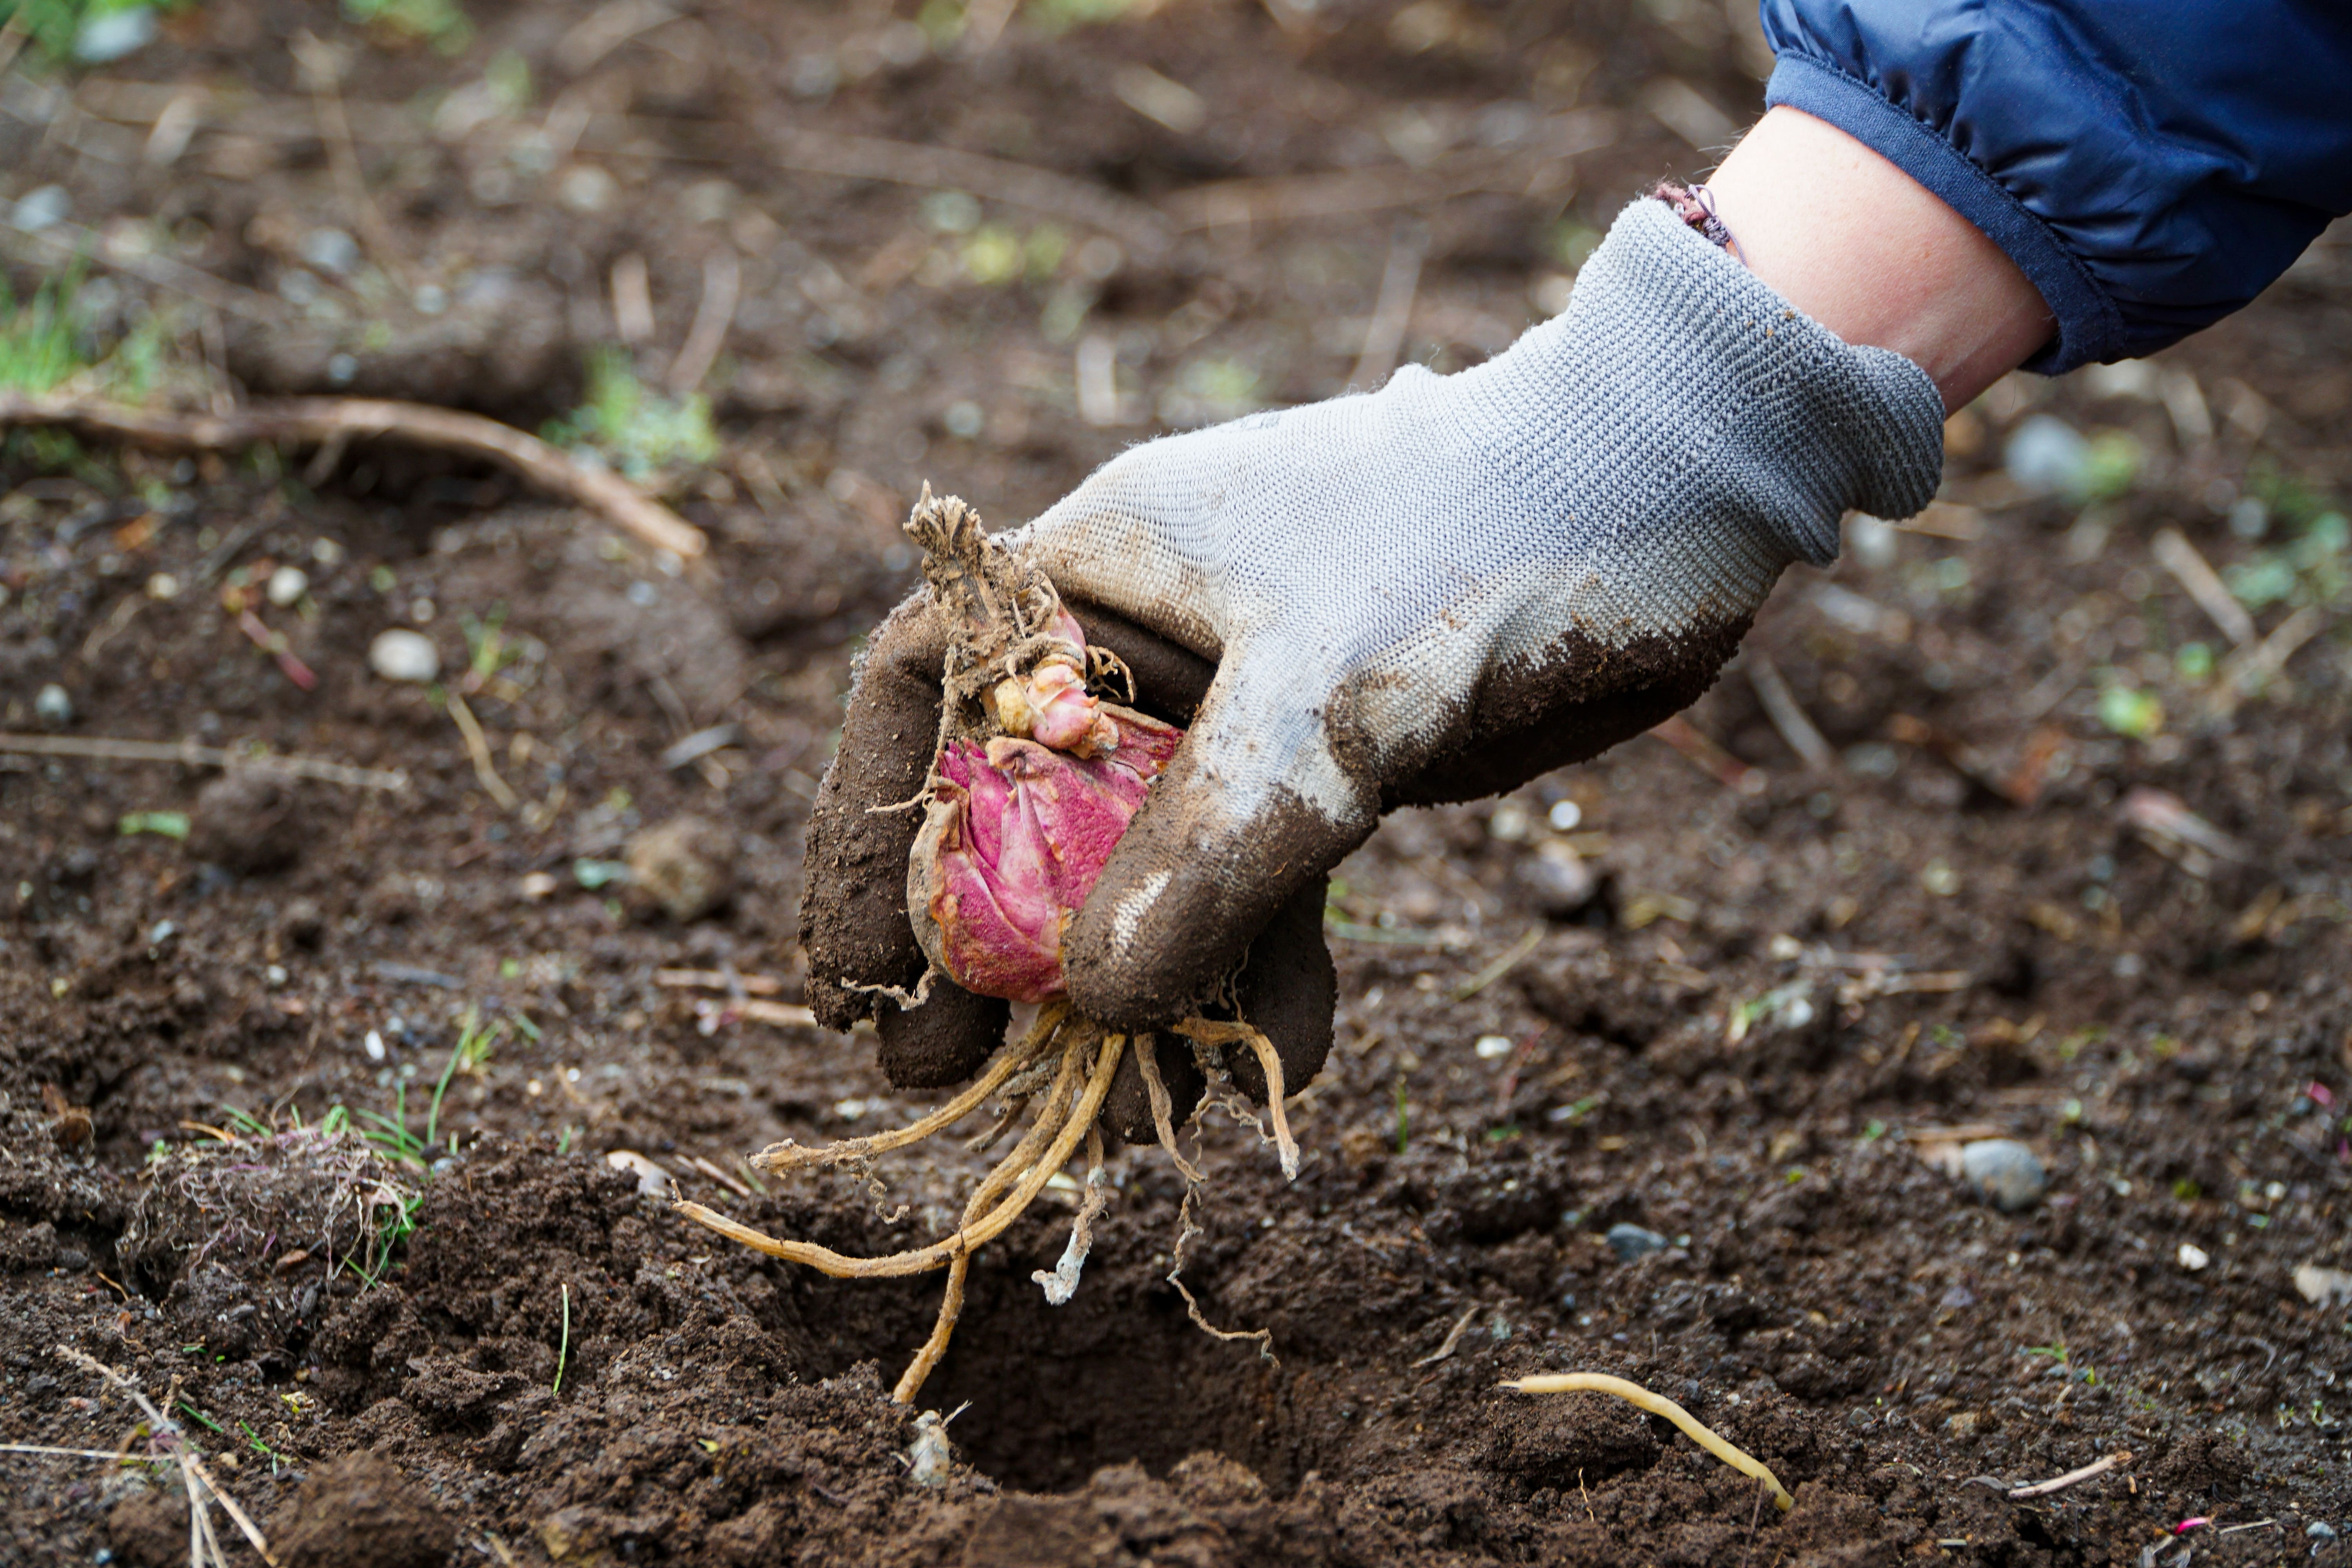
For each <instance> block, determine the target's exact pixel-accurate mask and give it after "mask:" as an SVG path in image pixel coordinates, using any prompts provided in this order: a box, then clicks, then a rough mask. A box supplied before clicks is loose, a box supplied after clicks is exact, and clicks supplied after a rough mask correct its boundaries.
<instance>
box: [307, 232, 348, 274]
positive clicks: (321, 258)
mask: <svg viewBox="0 0 2352 1568" xmlns="http://www.w3.org/2000/svg"><path fill="white" fill-rule="evenodd" d="M301 248H302V259H303V260H305V261H307V262H309V263H310V265H311V266H313V267H315V268H318V269H319V270H320V271H321V272H334V273H344V272H349V271H351V270H352V268H355V267H357V266H358V265H359V264H360V242H359V241H358V240H356V239H353V238H352V237H351V236H350V235H348V234H346V233H344V232H343V231H342V230H341V229H340V228H314V229H312V230H311V231H310V233H308V234H306V235H304V236H303V237H302V247H301Z"/></svg>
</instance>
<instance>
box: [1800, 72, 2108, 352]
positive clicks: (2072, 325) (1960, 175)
mask: <svg viewBox="0 0 2352 1568" xmlns="http://www.w3.org/2000/svg"><path fill="white" fill-rule="evenodd" d="M1764 100H1765V102H1766V103H1768V104H1770V105H1773V106H1775V107H1777V106H1779V105H1781V104H1786V105H1788V106H1789V107H1790V109H1795V110H1801V111H1803V112H1804V113H1807V114H1810V115H1811V116H1813V117H1814V118H1815V119H1817V120H1825V121H1829V123H1831V124H1832V125H1834V126H1836V127H1837V128H1838V129H1839V130H1841V131H1843V132H1845V133H1846V134H1847V135H1849V136H1851V137H1853V139H1854V140H1856V141H1857V142H1862V143H1863V144H1864V146H1866V147H1869V148H1870V149H1871V150H1872V151H1874V152H1875V153H1878V154H1879V155H1880V156H1881V157H1884V158H1885V159H1886V160H1887V161H1888V162H1889V163H1893V164H1894V165H1895V167H1896V168H1898V169H1901V170H1902V171H1903V172H1904V173H1905V174H1908V175H1910V176H1911V177H1912V178H1913V179H1915V180H1916V181H1918V182H1919V183H1920V184H1922V185H1925V186H1926V187H1927V189H1928V190H1930V191H1933V192H1934V193H1935V194H1936V195H1937V196H1938V197H1940V198H1942V200H1943V201H1944V202H1945V203H1946V205H1949V206H1950V207H1951V208H1952V209H1953V210H1954V211H1955V212H1957V213H1958V214H1959V215H1960V216H1962V217H1965V218H1967V219H1968V220H1969V222H1970V223H1972V224H1974V225H1976V226H1977V227H1979V228H1980V229H1982V230H1983V231H1984V232H1985V234H1986V236H1987V237H1990V239H1991V240H1992V242H1993V243H1994V244H1995V245H1998V246H2000V248H2001V249H2002V250H2003V251H2004V252H2005V253H2007V255H2008V257H2009V258H2010V259H2011V261H2014V262H2016V263H2017V267H2018V270H2020V271H2021V272H2023V273H2024V274H2025V276H2026V279H2027V281H2029V282H2031V283H2032V285H2033V287H2034V288H2035V289H2038V290H2040V292H2041V295H2042V303H2044V304H2045V305H2047V306H2049V308H2050V311H2051V313H2052V314H2053V316H2055V317H2056V318H2057V323H2058V325H2057V332H2056V334H2055V335H2054V336H2053V338H2052V339H2051V340H2050V342H2048V343H2047V344H2045V345H2044V346H2043V347H2042V352H2041V353H2038V354H2036V355H2035V356H2034V357H2033V358H2032V359H2031V360H2028V361H2027V362H2026V364H2025V368H2026V369H2028V370H2031V371H2038V372H2040V373H2041V374H2044V375H2058V374H2063V373H2064V372H2066V371H2070V370H2073V369H2074V367H2075V366H2077V365H2081V364H2089V363H2095V362H2097V361H2102V360H2109V359H2115V358H2118V357H2120V356H2121V355H2122V354H2123V353H2124V352H2125V350H2124V347H2123V343H2124V323H2123V316H2122V313H2121V312H2120V311H2118V310H2116V306H2115V303H2114V301H2112V300H2109V299H2108V298H2107V296H2106V293H2105V290H2103V289H2101V288H2100V287H2099V286H2098V283H2097V282H2096V281H2095V279H2093V278H2092V276H2091V273H2090V269H2089V268H2086V267H2084V265H2083V263H2082V262H2081V261H2080V260H2078V259H2077V258H2075V257H2074V255H2073V253H2072V252H2070V251H2068V250H2067V248H2066V247H2065V246H2064V245H2063V243H2061V242H2060V240H2059V238H2058V236H2057V235H2056V234H2055V233H2053V231H2052V230H2051V228H2050V226H2049V225H2047V224H2045V223H2043V222H2042V220H2041V219H2040V218H2038V217H2036V216H2033V215H2032V213H2031V212H2028V211H2027V210H2026V208H2025V206H2024V205H2023V204H2022V203H2021V202H2020V201H2019V200H2018V199H2017V198H2016V197H2015V196H2012V195H2010V194H2009V193H2008V192H2007V191H2005V190H2003V189H2002V188H2001V187H2000V184H1998V183H1997V182H1995V181H1994V179H1993V178H1992V176H1991V175H1990V174H1986V173H1985V172H1984V171H1983V170H1982V169H1980V168H1979V167H1978V166H1977V165H1976V164H1975V163H1971V162H1970V161H1969V157H1968V155H1967V154H1966V153H1962V152H1960V150H1959V149H1958V148H1957V147H1954V146H1953V145H1952V144H1951V143H1950V142H1947V141H1945V140H1944V139H1943V138H1942V137H1941V136H1939V135H1937V133H1936V132H1934V131H1932V130H1930V129H1929V128H1928V127H1927V126H1926V125H1923V124H1921V123H1920V122H1919V121H1917V120H1915V119H1913V118H1912V117H1911V115H1910V114H1908V113H1907V112H1906V111H1905V110H1901V109H1898V108H1896V107H1895V105H1894V104H1892V103H1890V102H1888V101H1887V100H1885V98H1883V97H1881V96H1880V95H1879V94H1878V92H1877V91H1876V90H1874V89H1872V88H1871V87H1869V86H1868V85H1867V84H1865V83H1864V82H1861V81H1858V80H1856V79H1854V78H1853V77H1850V76H1848V75H1846V74H1845V73H1844V72H1843V71H1841V70H1839V69H1837V68H1835V67H1833V66H1829V65H1825V64H1823V63H1822V62H1821V61H1819V60H1815V59H1809V58H1805V57H1803V56H1801V55H1795V54H1783V55H1782V56H1781V57H1780V63H1779V65H1778V66H1776V67H1775V68H1773V71H1772V79H1771V80H1770V81H1769V83H1767V84H1766V86H1765V89H1764Z"/></svg>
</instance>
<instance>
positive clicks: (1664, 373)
mask: <svg viewBox="0 0 2352 1568" xmlns="http://www.w3.org/2000/svg"><path fill="white" fill-rule="evenodd" d="M1464 379H1465V383H1467V384H1466V385H1465V388H1464V391H1465V394H1466V395H1467V396H1468V397H1469V399H1470V403H1471V406H1472V407H1473V408H1475V409H1477V410H1478V412H1477V413H1475V414H1474V415H1473V416H1472V417H1473V418H1474V419H1475V421H1476V422H1477V423H1478V424H1479V425H1481V426H1485V427H1486V428H1487V429H1489V430H1502V431H1510V432H1515V433H1517V434H1516V435H1515V437H1514V438H1512V439H1510V440H1508V441H1506V442H1502V443H1497V444H1496V447H1497V449H1496V452H1495V456H1496V458H1497V460H1498V461H1500V462H1501V463H1502V464H1503V465H1504V466H1505V467H1506V468H1509V469H1511V470H1513V471H1514V473H1515V477H1516V478H1517V479H1518V481H1519V482H1520V483H1521V484H1523V485H1525V486H1527V487H1528V492H1529V494H1530V496H1531V498H1534V499H1538V500H1539V501H1540V500H1549V501H1550V504H1551V506H1552V507H1555V508H1556V507H1557V506H1558V505H1559V503H1560V502H1561V501H1562V500H1570V498H1572V500H1571V501H1570V504H1573V505H1574V506H1575V508H1576V510H1577V511H1578V512H1579V513H1583V512H1586V511H1587V510H1590V512H1591V514H1592V516H1593V517H1594V518H1596V519H1598V518H1606V519H1608V520H1609V522H1610V525H1611V526H1612V528H1614V529H1616V530H1618V531H1621V536H1624V537H1629V538H1634V537H1639V536H1641V535H1643V534H1653V533H1656V532H1663V531H1670V530H1675V529H1679V528H1685V527H1687V526H1689V524H1690V522H1691V521H1693V520H1707V521H1711V522H1713V523H1715V524H1716V525H1717V526H1728V527H1730V528H1733V529H1735V530H1738V531H1742V532H1745V533H1747V534H1748V537H1750V538H1753V539H1757V540H1759V542H1762V541H1769V542H1770V544H1771V545H1772V546H1773V547H1775V548H1777V549H1778V550H1779V551H1780V552H1782V553H1783V556H1784V559H1796V560H1804V561H1809V562H1811V563H1813V564H1815V565H1817V566H1819V565H1827V564H1828V563H1830V562H1832V561H1834V560H1835V559H1837V552H1838V521H1839V519H1840V518H1841V517H1842V516H1843V514H1844V512H1845V511H1846V510H1848V509H1849V508H1852V509H1858V510H1864V511H1867V512H1870V513H1873V514H1874V515H1876V516H1879V517H1908V516H1909V515H1911V514H1912V513H1914V512H1916V511H1917V510H1920V509H1921V508H1922V507H1925V506H1926V505H1927V502H1928V501H1929V500H1933V499H1934V497H1935V493H1936V487H1937V481H1938V480H1939V479H1940V478H1941V477H1942V472H1943V460H1944V441H1943V435H1944V432H1943V425H1944V404H1943V398H1942V396H1941V395H1939V394H1938V393H1937V390H1936V385H1935V383H1934V381H1933V380H1931V379H1930V378H1929V376H1928V374H1927V372H1926V371H1924V370H1922V369H1921V368H1920V367H1919V366H1918V365H1916V364H1915V363H1912V362H1911V361H1909V360H1907V359H1906V358H1904V357H1903V356H1902V355H1901V354H1898V353H1894V352H1892V351H1891V350H1887V349H1879V348H1868V347H1857V346H1855V345H1853V344H1851V343H1848V342H1845V341H1844V340H1843V339H1842V338H1840V337H1838V335H1837V334H1836V333H1834V332H1832V331H1830V330H1829V329H1827V328H1826V327H1823V326H1822V325H1821V323H1819V322H1818V321H1813V320H1812V319H1811V317H1808V316H1806V315H1805V314H1803V313H1802V312H1801V311H1800V310H1797V309H1796V307H1795V306H1793V305H1791V304H1790V303H1789V301H1788V300H1786V299H1784V298H1783V297H1782V296H1781V295H1780V292H1779V291H1778V290H1776V289H1773V288H1772V287H1771V286H1770V285H1769V284H1767V283H1765V282H1764V281H1763V280H1762V279H1759V278H1758V277H1757V276H1756V275H1755V274H1754V273H1752V272H1750V271H1748V268H1745V267H1744V266H1742V265H1740V263H1739V262H1738V261H1737V260H1735V259H1734V258H1732V257H1731V256H1729V255H1728V254H1727V253H1726V252H1725V251H1724V250H1722V249H1720V248H1718V247H1717V246H1716V245H1714V244H1713V243H1711V242H1710V241H1709V240H1708V239H1706V237H1704V236H1702V235H1701V234H1699V233H1697V232H1696V231H1695V230H1694V229H1692V228H1691V227H1689V226H1686V225H1685V223H1684V222H1683V221H1682V219H1680V218H1679V217H1677V216H1675V212H1674V210H1673V209H1672V208H1670V207H1669V206H1668V205H1665V204H1664V202H1661V201H1658V200H1655V199H1651V198H1643V199H1642V200H1639V201H1636V202H1634V203H1633V205H1630V206H1628V207H1627V208H1626V209H1625V210H1624V211H1623V212H1622V214H1620V215H1619V216H1618V218H1617V221H1616V223H1615V224H1614V225H1613V226H1612V227H1611V228H1610V231H1609V237H1608V238H1607V239H1606V240H1605V241H1603V242H1602V244H1601V247H1600V248H1599V249H1597V250H1596V251H1594V252H1593V254H1592V257H1591V260H1589V261H1587V262H1586V263H1585V265H1584V268H1583V270H1582V271H1581V272H1580V274H1579V275H1578V277H1577V281H1576V289H1575V292H1574V293H1573V294H1572V295H1571V296H1570V300H1569V305H1568V309H1567V310H1564V311H1562V312H1561V313H1560V314H1559V316H1556V317H1554V318H1553V319H1552V320H1551V321H1547V322H1545V323H1544V324H1542V325H1541V326H1538V327H1536V328H1534V329H1532V330H1531V331H1528V333H1527V335H1526V336H1525V337H1523V338H1521V339H1520V340H1519V342H1518V343H1517V344H1516V345H1515V346H1514V347H1513V348H1512V349H1511V350H1510V351H1509V352H1508V353H1505V354H1502V355H1500V356H1498V357H1497V358H1496V359H1495V360H1493V361H1491V362H1489V363H1487V364H1486V365H1485V366H1482V367H1480V369H1479V370H1477V371H1475V372H1472V373H1469V374H1467V375H1466V376H1465V378H1464ZM1541 410H1549V411H1552V417H1553V418H1554V419H1555V420H1558V421H1559V424H1557V425H1555V426H1553V427H1554V428H1555V429H1559V431H1560V438H1559V439H1552V440H1538V441H1533V442H1530V441H1528V439H1526V437H1525V433H1526V432H1527V430H1528V424H1529V421H1530V419H1531V418H1534V419H1537V420H1538V421H1541V420H1543V419H1544V417H1545V416H1544V415H1543V414H1542V413H1540V412H1535V411H1541ZM1570 411H1573V417H1572V419H1571V418H1570Z"/></svg>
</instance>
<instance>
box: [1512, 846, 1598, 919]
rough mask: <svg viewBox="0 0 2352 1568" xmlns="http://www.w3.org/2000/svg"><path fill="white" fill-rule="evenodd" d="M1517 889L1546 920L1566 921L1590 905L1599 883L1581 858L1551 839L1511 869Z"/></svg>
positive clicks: (1522, 858)
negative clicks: (1520, 889)
mask: <svg viewBox="0 0 2352 1568" xmlns="http://www.w3.org/2000/svg"><path fill="white" fill-rule="evenodd" d="M1512 870H1513V873H1514V874H1515V876H1516V877H1517V880H1518V883H1519V886H1521V887H1522V888H1525V889H1527V890H1528V895H1529V896H1530V897H1531V898H1533V900H1535V906H1536V909H1537V911H1538V913H1540V914H1542V915H1544V916H1546V917H1547V918H1549V919H1551V920H1556V921H1564V920H1568V919H1570V917H1572V916H1574V915H1575V914H1576V913H1578V912H1579V911H1580V910H1582V909H1583V908H1584V907H1585V906H1586V905H1588V904H1590V903H1591V902H1592V899H1593V895H1594V894H1596V893H1598V892H1599V891H1600V889H1601V884H1600V881H1599V879H1597V878H1595V877H1594V876H1593V874H1592V868H1591V867H1590V866H1587V865H1586V864H1585V863H1584V860H1583V858H1582V857H1581V856H1580V855H1578V854H1577V852H1576V851H1575V850H1573V849H1571V848H1570V847H1568V846H1567V845H1565V844H1562V843H1560V842H1559V840H1558V839H1552V840H1549V842H1547V843H1545V844H1543V845H1541V846H1539V847H1538V848H1537V849H1536V852H1535V853H1534V854H1532V855H1523V856H1521V857H1520V858H1519V859H1518V861H1517V863H1516V864H1515V865H1514V866H1513V867H1512Z"/></svg>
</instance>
